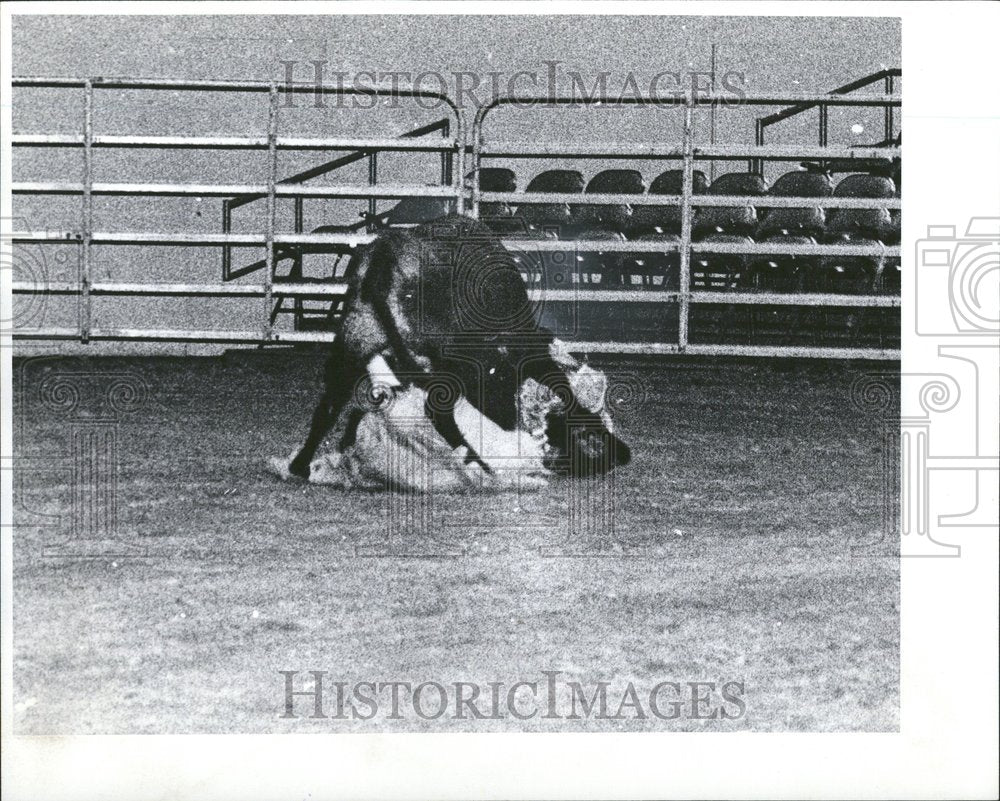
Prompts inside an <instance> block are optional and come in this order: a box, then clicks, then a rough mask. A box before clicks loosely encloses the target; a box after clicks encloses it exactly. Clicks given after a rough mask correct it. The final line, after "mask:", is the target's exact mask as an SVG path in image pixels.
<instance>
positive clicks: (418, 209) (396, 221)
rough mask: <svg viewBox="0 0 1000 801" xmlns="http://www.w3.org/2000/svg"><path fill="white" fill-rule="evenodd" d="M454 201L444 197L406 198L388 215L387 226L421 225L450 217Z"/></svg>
mask: <svg viewBox="0 0 1000 801" xmlns="http://www.w3.org/2000/svg"><path fill="white" fill-rule="evenodd" d="M452 205H453V201H451V200H449V199H448V198H444V197H404V198H403V199H402V200H400V201H399V203H397V204H396V205H395V206H394V207H393V208H392V209H390V210H389V213H388V214H387V215H386V218H385V224H386V225H420V224H421V223H425V222H430V221H431V220H437V219H440V218H441V217H444V216H446V215H448V214H449V213H450V212H451V210H452Z"/></svg>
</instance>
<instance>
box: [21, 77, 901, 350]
mask: <svg viewBox="0 0 1000 801" xmlns="http://www.w3.org/2000/svg"><path fill="white" fill-rule="evenodd" d="M13 85H14V86H15V87H25V88H32V87H34V88H61V89H70V90H78V91H81V92H82V96H83V102H82V112H83V113H82V115H81V117H82V122H83V132H82V134H47V133H17V134H15V135H14V136H13V137H12V145H13V146H14V147H17V148H71V149H77V150H80V151H81V152H82V166H83V177H82V180H80V181H18V182H14V183H13V184H12V186H11V190H12V192H13V193H14V194H16V195H21V196H38V197H46V196H69V197H79V198H81V216H80V228H79V229H77V230H55V231H50V230H43V231H31V230H26V231H15V232H12V234H11V235H10V238H11V240H12V241H13V242H14V243H17V244H30V243H49V244H62V245H66V244H70V245H75V246H76V247H78V248H79V249H80V270H79V277H78V280H77V281H75V282H74V281H58V282H56V281H53V282H47V281H39V282H32V281H20V280H18V281H15V282H14V283H13V292H14V294H15V295H20V296H25V295H61V296H67V297H76V298H77V299H78V304H79V305H78V326H76V327H41V328H36V329H25V330H19V331H16V332H15V336H16V337H18V338H23V339H62V340H79V341H83V342H87V341H154V342H159V341H173V342H206V343H252V344H268V343H300V342H330V341H332V340H333V339H334V336H335V335H334V334H333V333H332V332H329V331H287V330H279V329H277V328H275V326H274V319H273V318H274V314H273V313H272V309H273V304H272V299H282V298H288V299H295V300H296V302H298V301H299V300H301V299H308V298H315V299H322V298H327V299H334V300H337V299H340V298H343V296H344V294H345V293H346V291H347V284H346V283H345V282H344V281H342V280H330V281H324V282H322V283H316V282H308V281H297V280H294V278H293V279H291V280H288V279H285V280H280V281H279V280H276V277H275V265H276V263H277V261H278V260H279V259H282V258H288V257H289V256H288V254H289V253H295V252H301V251H296V250H295V249H296V248H303V247H307V246H308V247H314V248H318V249H320V250H322V249H324V248H346V249H348V250H353V249H355V248H357V247H359V246H362V245H364V244H366V243H368V242H371V241H372V239H373V238H374V236H375V234H374V233H373V232H372V231H371V225H370V223H369V230H368V231H343V232H316V233H305V232H300V220H301V202H302V201H303V200H304V199H363V200H367V201H368V202H369V204H370V207H369V220H372V219H374V218H375V216H377V215H375V208H374V202H375V200H377V199H386V200H404V199H408V198H427V199H438V200H445V201H451V202H454V206H455V208H456V209H457V210H458V211H459V212H460V213H461V212H462V211H463V210H464V209H465V208H466V207H467V204H468V206H469V207H471V210H472V214H473V216H477V215H478V213H479V211H480V203H506V204H514V205H517V206H519V207H526V208H527V207H531V206H537V205H547V204H559V205H562V204H565V205H569V206H571V207H580V206H608V205H621V206H628V207H631V208H633V209H635V208H641V207H644V206H648V207H674V208H678V209H679V210H680V212H681V230H680V235H679V236H678V237H676V239H669V238H665V239H663V240H660V239H655V240H654V239H649V240H630V241H624V240H622V241H619V240H615V239H611V240H606V239H588V238H586V235H585V234H584V235H582V236H581V237H580V238H579V239H573V240H558V239H552V238H530V237H529V238H526V237H524V236H518V235H517V234H503V235H502V241H503V244H504V245H505V246H507V247H508V248H509V249H511V250H512V251H515V252H522V253H531V252H539V253H557V252H567V253H572V252H577V253H587V252H599V253H622V254H629V253H633V254H654V255H655V254H667V253H672V254H676V255H677V257H679V260H680V263H679V281H680V286H679V288H677V289H672V288H667V287H665V286H660V287H647V288H644V289H628V288H625V287H623V288H620V289H604V288H602V289H593V288H587V287H588V285H587V284H582V285H580V286H579V287H577V288H560V289H549V288H544V289H541V288H535V287H530V286H529V290H528V293H529V297H530V298H531V299H532V300H533V301H535V302H540V303H548V302H552V303H575V302H588V303H598V304H600V305H602V306H603V305H605V304H609V303H610V304H631V303H641V304H650V303H652V304H657V305H663V304H672V305H675V306H676V307H677V308H678V309H679V322H678V331H677V341H676V342H652V343H638V342H575V343H570V348H571V349H572V350H574V351H577V352H587V351H591V352H607V353H619V354H655V353H677V354H684V353H686V354H695V355H761V356H763V355H770V356H802V357H815V358H866V359H867V358H870V359H894V358H898V357H899V352H898V350H894V349H882V348H840V347H819V346H817V347H813V346H798V345H774V346H771V345H740V344H700V343H697V342H691V341H690V337H689V331H688V328H689V313H690V312H689V310H690V307H691V306H692V305H715V306H718V305H722V306H726V307H729V308H740V307H744V308H747V309H753V308H755V307H761V306H767V307H793V306H800V307H809V308H841V309H865V308H882V309H897V308H899V305H900V300H899V297H898V295H888V294H842V293H820V292H811V293H805V292H799V291H795V292H792V291H790V292H773V291H753V292H747V291H736V290H734V289H732V288H729V289H725V290H718V291H709V290H704V289H700V288H698V287H693V286H692V258H693V257H694V256H696V255H702V254H710V255H743V256H768V255H770V256H803V257H830V256H833V257H859V258H868V259H873V260H878V261H879V262H880V264H884V263H885V262H886V260H888V259H896V260H898V259H900V257H901V253H900V248H899V247H898V246H888V245H883V244H881V243H880V242H858V243H851V242H845V243H837V244H826V245H819V244H799V243H786V242H746V243H742V242H713V241H704V242H698V241H693V216H694V213H695V211H696V210H697V209H700V208H710V207H719V208H727V207H732V208H736V207H747V206H749V207H752V208H755V209H759V210H760V209H763V210H766V209H778V208H803V209H816V208H820V209H827V210H834V209H886V210H893V211H896V210H899V209H900V208H901V202H900V200H899V198H854V197H784V196H782V197H779V196H771V195H753V196H729V195H707V194H695V192H694V186H693V173H694V164H695V162H696V161H698V160H703V159H718V160H730V159H731V160H745V159H751V160H754V161H756V162H760V161H791V160H798V159H807V160H818V161H821V162H823V161H825V162H837V163H842V164H851V163H852V162H857V163H859V165H860V164H862V163H872V162H880V163H881V162H890V161H892V160H896V159H899V158H900V148H899V147H898V146H895V145H893V146H885V147H880V146H858V147H853V146H852V147H846V146H820V147H816V146H785V145H781V146H779V145H763V144H760V143H757V144H753V145H716V144H712V145H700V144H697V143H696V142H695V141H694V129H693V114H694V113H695V111H696V110H697V109H698V108H700V107H705V106H709V107H710V106H717V105H723V106H724V105H727V104H732V103H733V102H734V98H733V97H727V96H718V95H700V96H676V97H664V98H611V97H600V96H592V97H590V98H580V97H554V98H553V97H550V96H533V95H511V96H502V97H497V98H494V99H493V100H492V101H491V102H490V103H489V104H487V105H485V106H483V107H481V108H480V109H479V110H478V111H477V114H476V119H475V123H474V125H473V128H472V130H471V139H472V142H471V146H469V147H467V146H466V144H465V142H466V137H465V128H464V122H463V119H462V114H461V112H460V110H459V109H458V107H457V106H456V105H455V103H454V102H453V101H451V100H450V99H449V98H448V97H447V96H446V95H444V94H442V93H435V92H431V91H424V90H417V89H414V88H412V87H399V86H378V87H355V86H320V87H316V86H314V85H313V84H311V83H307V84H285V83H278V82H272V81H187V80H133V79H127V78H97V79H68V78H15V79H14V80H13ZM887 86H888V84H887ZM102 89H116V90H150V91H162V90H174V91H178V92H183V91H189V92H201V91H206V92H249V93H258V94H266V95H267V96H268V97H269V109H268V131H267V134H266V135H260V136H225V135H219V136H215V135H211V136H208V135H201V136H197V135H190V136H187V135H169V136H158V135H106V134H95V133H94V130H93V109H94V101H95V95H96V94H97V93H98V90H102ZM317 93H319V94H323V95H337V94H339V95H343V94H348V95H349V94H356V95H366V96H373V97H378V96H386V97H411V98H434V99H438V100H441V101H442V102H443V103H444V104H445V105H446V106H447V107H448V108H449V110H450V111H451V113H452V115H453V116H454V129H453V131H451V130H450V129H449V127H448V126H447V125H444V126H442V124H441V123H435V124H432V125H430V126H425V128H423V129H418V130H416V131H414V132H411V133H410V134H407V135H403V136H399V137H369V138H360V137H298V136H282V135H280V133H279V131H278V117H279V113H278V112H279V109H280V105H281V104H280V101H279V98H281V96H282V95H286V94H308V95H316V94H317ZM581 103H582V104H591V105H593V104H608V105H638V106H650V107H658V106H673V107H677V108H678V109H680V110H681V111H682V112H683V113H684V115H685V118H684V133H683V137H682V140H683V141H682V143H681V144H680V145H677V144H671V143H662V142H645V143H643V142H639V143H624V142H615V143H596V144H588V143H578V142H552V143H539V142H511V141H508V142H503V141H498V142H489V141H487V140H486V139H485V138H484V136H483V131H484V125H485V121H486V119H487V117H488V115H489V113H490V112H491V111H493V110H495V109H497V108H500V107H502V106H521V107H527V106H568V105H578V104H581ZM739 104H740V105H761V106H767V105H786V104H793V106H791V107H790V108H799V109H805V108H809V107H820V108H822V109H826V108H827V107H833V106H846V107H879V108H884V109H887V110H890V109H893V108H896V107H898V106H899V105H900V98H899V97H898V96H896V95H892V94H891V92H890V93H889V94H887V95H884V96H883V95H866V96H855V95H850V94H848V93H843V94H837V95H828V94H823V95H778V94H775V95H750V96H746V97H743V98H739ZM777 113H778V114H782V113H784V112H777ZM796 113H798V112H796ZM887 115H888V111H887ZM773 116H774V115H772V117H773ZM789 116H791V115H789ZM784 118H785V117H782V119H784ZM765 119H769V120H770V119H771V117H769V118H765ZM775 119H777V118H775ZM887 119H891V118H890V117H888V116H887ZM424 130H427V131H435V132H436V131H442V130H443V132H444V133H445V135H444V136H442V137H440V138H434V139H433V140H427V139H420V138H419V134H420V133H421V132H422V131H424ZM451 133H453V134H454V135H451ZM95 149H137V150H142V149H147V150H158V149H162V150H177V151H184V150H208V151H213V150H218V151H258V152H262V153H266V154H267V159H268V162H267V163H268V171H267V174H268V180H267V181H266V182H264V183H228V184H217V183H185V182H148V183H145V182H134V181H128V182H107V181H95V180H94V167H93V158H94V157H93V152H94V150H95ZM327 150H329V151H343V152H345V153H346V154H347V155H345V156H344V157H343V159H341V160H340V161H336V162H332V163H331V164H333V167H332V168H336V167H337V166H338V165H340V164H341V163H344V164H346V163H353V162H355V161H358V160H360V159H362V158H368V159H369V185H367V186H359V185H348V184H328V185H309V186H305V185H303V184H302V183H300V182H294V181H292V180H291V179H283V180H278V179H277V175H276V164H277V154H278V153H279V152H286V151H312V152H320V151H327ZM380 152H408V153H431V154H434V153H437V154H442V159H444V158H445V157H448V158H450V159H453V161H454V165H455V169H453V170H452V169H448V170H445V168H444V162H442V182H443V184H442V185H434V186H425V185H416V184H403V183H397V184H385V183H376V181H375V177H374V176H375V172H374V170H375V156H376V155H377V154H378V153H380ZM467 153H471V157H472V161H473V172H472V174H473V179H472V182H471V186H469V187H468V188H467V187H466V186H465V185H464V177H465V174H466V173H465V169H464V159H465V157H466V155H467ZM486 158H523V159H546V158H583V159H606V158H626V159H652V160H666V161H669V160H676V161H679V162H680V163H681V165H682V170H683V191H682V193H681V194H674V195H655V194H654V195H650V194H609V193H603V194H596V193H591V194H588V193H583V194H575V193H574V194H570V193H528V192H486V191H481V190H480V187H479V175H480V169H481V166H482V161H483V159H486ZM329 169H331V168H328V167H326V166H324V167H320V168H314V169H313V170H311V171H307V173H305V174H304V175H308V176H311V175H312V174H314V173H315V174H316V175H321V174H324V173H325V172H328V171H329ZM859 169H860V167H859ZM446 178H447V180H445V179H446ZM96 197H120V198H170V197H176V198H185V197H221V198H226V199H227V201H226V204H227V215H226V217H225V219H226V220H227V221H228V209H229V208H236V207H238V206H239V205H244V204H245V203H247V202H250V201H252V200H255V199H256V200H263V201H265V202H266V204H267V209H266V215H265V224H264V226H263V227H262V230H261V231H259V232H256V233H249V234H242V233H232V232H224V233H211V232H205V233H197V232H191V231H178V232H171V231H102V230H95V226H94V210H93V209H94V207H93V204H94V198H96ZM278 199H292V200H294V201H295V202H296V204H297V205H296V220H297V223H296V226H297V229H299V230H297V231H296V232H294V233H291V232H284V231H279V230H277V229H276V223H275V203H276V201H277V200H278ZM382 216H383V217H384V214H383V215H382ZM355 227H356V226H355ZM228 230H229V229H228V224H227V226H226V227H225V228H224V231H228ZM5 238H6V237H5ZM105 245H107V246H138V247H142V246H151V245H155V246H176V247H222V248H223V249H226V252H227V253H228V249H229V248H252V247H258V248H259V247H263V248H265V258H264V259H263V260H262V261H260V262H257V263H255V265H252V267H254V268H262V269H264V280H263V282H258V283H241V284H237V283H214V284H213V283H198V284H195V283H182V282H159V283H157V282H148V283H147V282H134V281H132V282H126V281H110V280H108V281H98V280H95V279H94V276H93V271H94V270H93V254H92V249H93V247H95V246H105ZM282 248H284V250H282ZM289 248H290V249H291V250H288V249H289ZM640 264H641V262H640ZM879 269H880V271H881V267H880V268H879ZM241 274H244V273H241ZM235 275H236V274H235V273H233V277H235ZM226 276H229V272H228V271H225V270H224V277H226ZM93 297H174V298H196V297H208V298H213V297H214V298H237V299H238V298H246V299H263V300H264V303H263V305H262V307H261V308H262V309H263V310H264V315H263V318H264V319H263V321H262V323H261V325H260V328H259V329H256V328H253V329H243V328H241V329H239V330H229V331H227V330H191V331H187V330H179V329H172V328H149V329H136V328H128V327H108V326H101V325H99V324H97V323H96V322H95V321H94V319H93V312H92V306H91V298H93Z"/></svg>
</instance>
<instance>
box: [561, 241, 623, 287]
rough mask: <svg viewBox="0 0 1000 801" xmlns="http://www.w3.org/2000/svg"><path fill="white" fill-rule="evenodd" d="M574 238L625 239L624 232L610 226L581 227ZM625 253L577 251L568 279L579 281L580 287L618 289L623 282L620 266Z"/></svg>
mask: <svg viewBox="0 0 1000 801" xmlns="http://www.w3.org/2000/svg"><path fill="white" fill-rule="evenodd" d="M576 238H577V239H596V240H607V241H610V242H624V241H625V236H624V234H622V233H621V232H620V231H615V230H612V229H610V228H583V229H581V230H579V231H578V232H577V235H576ZM626 255H630V254H625V253H622V252H621V251H602V250H597V251H593V250H580V251H577V253H576V265H575V270H574V271H573V274H572V276H571V278H570V280H571V281H575V282H579V286H580V288H582V289H620V288H621V285H622V282H623V269H622V266H623V262H624V256H626Z"/></svg>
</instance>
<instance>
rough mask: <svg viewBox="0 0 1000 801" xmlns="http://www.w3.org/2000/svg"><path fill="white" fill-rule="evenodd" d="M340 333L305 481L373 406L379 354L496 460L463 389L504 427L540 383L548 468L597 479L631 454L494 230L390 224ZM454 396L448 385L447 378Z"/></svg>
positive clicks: (471, 456)
mask: <svg viewBox="0 0 1000 801" xmlns="http://www.w3.org/2000/svg"><path fill="white" fill-rule="evenodd" d="M348 275H349V276H350V277H349V280H350V288H349V290H348V294H347V297H346V299H345V305H344V309H345V311H344V316H343V319H342V322H341V328H340V335H339V336H338V338H337V340H336V342H334V344H333V346H332V348H331V351H330V357H329V360H328V362H327V366H326V381H325V390H324V392H323V396H322V398H321V399H320V402H319V404H318V405H317V407H316V411H315V412H314V413H313V418H312V426H311V428H310V431H309V436H308V437H307V439H306V441H305V443H304V444H303V446H302V448H301V449H300V450H299V452H298V454H297V455H296V456H295V458H294V459H293V460H292V463H291V465H290V471H291V472H292V473H293V474H295V475H297V476H300V477H302V478H308V477H309V469H310V468H309V465H310V462H311V461H312V459H313V457H314V455H315V453H316V450H317V448H318V447H319V446H320V445H321V443H322V442H323V440H324V439H325V438H326V437H327V435H328V434H329V433H330V432H331V430H336V432H337V434H338V436H339V440H338V442H339V446H338V447H339V449H340V450H341V451H343V450H344V449H345V448H347V447H349V446H350V445H351V444H353V442H354V437H355V432H356V430H357V426H358V423H359V422H360V420H361V418H362V416H363V415H364V414H365V412H366V409H365V406H364V404H363V403H359V402H358V396H359V393H358V387H359V386H362V385H363V384H364V382H365V379H366V377H367V375H368V374H367V372H366V368H367V365H368V364H369V362H370V361H371V360H372V359H373V358H374V357H376V356H381V357H382V358H384V359H385V361H386V362H387V363H388V365H389V367H390V368H391V369H392V371H393V372H394V373H395V374H396V376H397V377H398V378H399V379H400V380H401V381H402V382H404V384H405V383H412V384H414V385H416V386H418V387H419V388H421V389H424V390H425V391H426V392H427V393H428V398H429V400H430V398H431V397H434V402H433V403H431V402H428V403H427V404H426V405H425V412H426V413H427V416H428V418H429V419H430V420H431V422H432V424H433V426H434V428H435V429H436V431H437V432H438V433H439V434H440V435H441V437H443V439H444V440H445V441H446V442H447V443H448V445H449V446H450V447H452V448H458V447H460V446H463V445H464V446H465V447H466V448H468V456H467V460H475V461H478V462H479V463H480V465H481V466H482V467H483V469H484V470H486V471H487V472H489V468H488V467H487V466H486V464H485V463H484V462H483V461H482V460H481V459H480V458H479V456H478V454H476V452H475V451H474V450H473V449H472V448H471V447H470V446H469V444H468V442H466V441H465V438H464V437H463V436H462V434H461V432H460V430H459V428H458V426H457V425H456V422H455V417H454V402H455V401H457V399H458V398H457V395H458V394H459V392H460V393H461V395H464V397H465V398H466V399H467V400H468V401H469V402H470V403H471V404H472V405H473V406H475V407H476V408H477V409H478V410H479V411H480V412H481V413H482V414H483V415H485V416H486V417H488V418H490V419H491V420H493V421H494V422H495V423H497V424H498V425H499V426H500V427H501V428H503V429H505V430H507V431H513V430H514V429H515V428H516V427H517V425H518V421H519V409H518V389H519V387H520V386H521V384H522V383H523V382H524V381H527V380H528V379H534V380H535V381H536V382H538V383H539V384H541V385H543V386H545V387H547V388H549V389H550V390H551V391H552V392H554V393H556V395H557V397H558V398H559V401H560V402H559V403H558V404H555V405H554V406H553V408H552V409H550V410H549V412H548V413H547V415H546V417H545V433H546V436H547V439H548V443H549V446H550V452H551V454H552V456H551V457H550V458H548V459H547V460H546V465H545V466H546V467H547V468H549V469H550V470H553V471H555V472H558V473H562V474H569V475H573V476H585V475H596V474H599V473H602V472H606V471H608V470H610V469H612V468H614V467H615V466H618V465H624V464H627V463H628V461H629V459H630V458H631V454H630V452H629V448H628V446H626V445H625V443H623V442H622V441H621V440H619V439H618V438H617V437H616V436H615V435H614V434H613V433H612V431H611V421H610V417H609V416H608V414H607V412H606V411H604V410H603V400H604V399H603V397H602V398H600V399H599V402H598V403H596V404H595V402H594V399H593V398H589V399H588V398H581V397H579V396H578V393H577V391H576V390H574V387H573V385H572V382H571V376H572V374H573V373H574V372H575V371H576V370H577V369H578V368H579V367H580V365H579V364H578V363H576V362H575V360H573V359H572V357H570V356H569V355H568V354H566V353H565V351H562V350H560V348H559V347H558V343H557V342H556V341H555V339H554V337H553V335H552V333H551V332H550V331H548V330H546V329H544V328H542V327H540V326H539V325H537V323H536V322H535V319H534V309H533V308H532V305H531V302H530V301H529V299H528V294H527V291H526V290H525V287H524V282H523V280H522V278H521V275H520V273H519V272H518V269H517V264H516V263H515V261H514V258H513V257H512V256H511V255H510V253H509V252H508V251H507V250H506V249H505V248H504V247H503V245H502V244H501V243H500V241H499V239H497V237H496V235H495V234H494V233H493V232H492V231H491V230H490V229H489V228H487V227H486V226H484V225H482V224H480V223H479V222H477V221H475V220H472V219H469V218H466V217H461V216H457V215H453V216H450V217H445V218H443V219H441V220H438V221H435V222H432V223H427V224H425V225H422V226H420V227H418V228H415V229H410V230H406V231H389V232H386V233H383V234H381V235H380V236H379V237H378V238H377V239H376V240H375V241H374V242H372V243H371V244H370V245H368V246H367V247H365V248H362V249H361V250H359V252H358V253H357V254H356V255H355V257H354V258H353V259H352V262H351V265H350V267H349V268H348ZM442 381H444V382H446V383H447V385H448V386H449V387H452V388H455V389H457V390H458V392H455V391H448V392H441V391H440V389H441V387H440V386H439V382H442Z"/></svg>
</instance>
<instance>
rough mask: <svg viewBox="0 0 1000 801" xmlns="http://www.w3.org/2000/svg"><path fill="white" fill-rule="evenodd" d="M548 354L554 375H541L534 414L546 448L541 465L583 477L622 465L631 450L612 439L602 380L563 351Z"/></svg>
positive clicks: (598, 375)
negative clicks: (552, 360)
mask: <svg viewBox="0 0 1000 801" xmlns="http://www.w3.org/2000/svg"><path fill="white" fill-rule="evenodd" d="M557 347H558V345H557ZM553 355H555V356H556V357H557V358H556V361H557V363H558V364H559V367H560V368H561V369H560V373H559V374H558V375H556V376H547V377H546V380H545V385H546V386H545V388H544V389H543V390H542V400H541V402H540V404H539V408H538V409H537V412H536V419H538V423H537V424H536V426H535V427H537V428H540V433H541V432H544V436H545V440H546V445H547V447H546V454H547V455H546V459H545V466H546V467H547V468H548V469H549V470H552V471H553V472H556V473H560V474H563V475H569V476H574V477H586V476H596V475H600V474H602V473H606V472H608V471H610V470H612V469H614V468H615V467H619V466H623V465H626V464H628V463H629V461H630V460H631V458H632V452H631V450H630V449H629V447H628V445H626V444H625V443H624V442H622V441H621V440H620V439H618V437H617V436H615V433H614V423H613V421H612V419H611V415H610V414H609V413H608V410H607V408H606V406H607V395H608V380H607V377H606V376H605V375H604V373H602V372H600V371H599V370H595V369H593V368H592V367H590V366H588V365H586V364H584V365H581V364H580V363H579V362H577V361H576V360H575V359H573V358H572V357H571V356H568V354H566V353H565V352H564V351H562V352H554V353H553ZM523 406H524V390H523V389H522V408H523Z"/></svg>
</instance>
